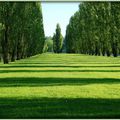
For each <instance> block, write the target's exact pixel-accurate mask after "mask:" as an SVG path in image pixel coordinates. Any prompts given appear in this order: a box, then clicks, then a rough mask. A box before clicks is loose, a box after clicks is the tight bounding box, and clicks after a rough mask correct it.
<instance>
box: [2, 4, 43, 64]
mask: <svg viewBox="0 0 120 120" xmlns="http://www.w3.org/2000/svg"><path fill="white" fill-rule="evenodd" d="M44 40H45V36H44V29H43V18H42V10H41V4H40V2H0V53H1V57H2V59H3V62H4V63H5V64H7V63H9V62H10V61H15V60H16V59H17V60H19V59H22V58H26V57H30V56H33V55H36V54H39V53H42V50H43V46H44Z"/></svg>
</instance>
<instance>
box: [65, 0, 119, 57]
mask: <svg viewBox="0 0 120 120" xmlns="http://www.w3.org/2000/svg"><path fill="white" fill-rule="evenodd" d="M65 40H66V48H67V52H68V53H81V54H90V55H103V56H104V55H107V56H110V55H113V56H114V57H117V56H118V55H120V2H109V1H108V2H82V3H81V4H80V5H79V10H78V11H77V12H76V13H75V14H74V16H72V17H71V19H70V22H69V25H68V26H67V30H66V37H65Z"/></svg>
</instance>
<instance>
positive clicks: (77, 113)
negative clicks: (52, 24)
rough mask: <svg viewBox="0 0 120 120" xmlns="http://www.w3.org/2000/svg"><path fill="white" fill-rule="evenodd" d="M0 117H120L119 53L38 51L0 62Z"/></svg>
mask: <svg viewBox="0 0 120 120" xmlns="http://www.w3.org/2000/svg"><path fill="white" fill-rule="evenodd" d="M0 118H120V57H117V58H114V57H99V56H97V57H96V56H87V55H79V54H42V55H37V56H34V57H31V58H27V59H23V60H19V61H16V62H14V63H10V64H8V65H4V64H2V63H0Z"/></svg>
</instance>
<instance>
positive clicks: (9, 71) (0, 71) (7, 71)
mask: <svg viewBox="0 0 120 120" xmlns="http://www.w3.org/2000/svg"><path fill="white" fill-rule="evenodd" d="M16 72H120V70H0V73H16Z"/></svg>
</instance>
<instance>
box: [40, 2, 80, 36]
mask: <svg viewBox="0 0 120 120" xmlns="http://www.w3.org/2000/svg"><path fill="white" fill-rule="evenodd" d="M41 4H42V13H43V23H44V30H45V35H46V36H53V33H54V32H55V29H56V24H57V23H59V24H60V26H61V31H62V35H63V36H64V35H65V31H66V26H67V25H68V23H69V19H70V17H71V16H72V15H74V13H75V12H76V11H77V10H78V5H79V3H77V2H74V3H73V2H71V3H70V2H63V3H58V2H56V3H54V2H43V3H41Z"/></svg>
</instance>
